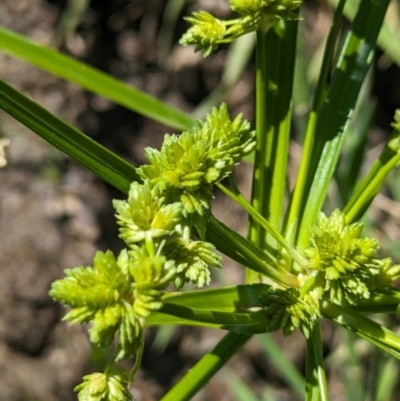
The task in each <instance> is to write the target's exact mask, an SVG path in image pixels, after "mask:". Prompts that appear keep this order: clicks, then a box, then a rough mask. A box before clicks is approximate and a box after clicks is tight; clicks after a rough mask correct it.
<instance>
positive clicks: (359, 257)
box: [0, 0, 400, 401]
mask: <svg viewBox="0 0 400 401" xmlns="http://www.w3.org/2000/svg"><path fill="white" fill-rule="evenodd" d="M300 3H301V2H300V1H299V0H230V7H231V10H232V12H233V13H234V14H235V17H234V18H232V19H230V20H221V19H218V18H217V17H215V16H213V15H212V14H210V13H208V12H206V11H198V12H194V13H193V14H192V15H191V16H189V17H186V21H187V22H188V23H189V27H188V30H187V32H186V33H185V34H184V35H183V36H182V38H181V40H180V42H181V44H182V45H193V46H195V47H194V50H195V51H202V52H203V54H204V56H205V57H208V56H211V54H212V53H214V52H216V51H218V47H219V46H220V45H223V44H226V43H231V42H233V41H235V40H237V39H238V38H240V37H242V36H243V35H248V34H249V35H255V36H256V39H257V42H256V77H255V78H256V79H255V81H256V84H255V92H256V94H255V99H256V102H255V106H256V107H255V127H251V125H250V123H249V122H248V121H246V120H244V119H243V118H242V116H241V115H240V114H239V115H237V116H235V117H232V116H231V115H230V113H229V110H228V107H227V105H226V104H225V103H222V104H220V105H217V106H216V107H213V108H212V109H211V110H209V112H208V114H207V116H206V117H205V118H204V119H202V120H195V119H194V118H193V117H191V116H189V115H187V114H185V113H184V112H181V111H179V110H177V109H175V108H173V107H171V106H169V105H167V104H165V103H162V102H160V101H158V100H156V99H154V98H152V97H151V96H148V95H146V94H144V93H142V92H140V91H138V90H136V89H134V88H132V87H129V86H128V85H126V84H124V83H122V82H119V81H117V80H115V79H114V78H112V77H110V76H108V75H106V74H104V73H102V72H100V71H98V70H96V69H94V68H91V67H89V66H85V68H82V66H83V64H82V63H80V62H78V61H76V60H73V59H71V58H69V57H67V56H64V55H62V54H61V53H59V52H56V51H54V50H51V49H47V48H44V47H42V46H40V45H36V44H34V43H32V42H30V41H28V40H26V39H25V38H22V37H20V36H18V35H16V34H14V33H12V32H10V31H8V30H5V29H0V50H1V51H3V52H6V53H7V54H10V55H13V56H16V57H19V58H22V59H25V60H27V61H28V62H31V63H32V64H34V65H36V66H39V67H41V68H43V69H45V70H47V71H49V72H51V73H54V74H56V75H58V76H60V77H62V78H65V79H67V80H70V81H72V82H75V83H78V84H80V85H81V86H83V87H84V88H86V89H89V90H92V91H94V92H96V93H99V94H101V95H103V96H105V97H108V98H109V99H111V100H113V101H115V102H117V103H119V104H122V105H124V106H126V107H129V108H131V109H133V110H135V111H137V112H139V113H142V114H143V115H145V116H147V117H149V118H153V119H155V120H156V121H159V122H162V123H165V124H167V125H170V126H172V127H174V128H176V129H177V130H179V131H183V132H181V133H177V134H167V135H165V137H164V142H163V144H162V146H161V149H159V150H158V149H154V148H151V147H149V148H147V149H146V151H145V156H146V158H147V163H146V164H144V165H142V166H133V165H130V164H129V163H127V162H125V161H124V160H122V159H121V158H119V157H118V156H117V155H116V154H114V153H112V152H110V151H108V150H107V149H105V148H103V147H102V146H100V145H99V144H97V143H96V142H94V141H93V140H91V139H90V138H88V137H87V136H85V135H84V134H83V133H81V132H79V131H78V130H76V129H75V128H73V127H72V126H70V125H68V124H67V123H65V122H64V121H62V120H60V119H59V118H57V117H56V116H54V115H52V114H50V113H49V112H48V111H46V110H45V109H43V108H42V107H40V106H39V105H38V104H36V103H34V102H33V101H32V100H30V99H28V98H27V97H25V96H24V95H23V94H22V93H20V92H18V91H17V90H15V89H14V88H12V87H11V86H9V85H8V84H7V83H5V82H3V81H1V82H0V89H1V90H0V107H1V108H2V109H3V110H5V111H6V112H7V113H9V114H10V115H12V116H14V117H15V118H16V119H17V120H19V121H21V122H22V123H23V124H25V125H26V126H28V127H29V128H31V129H32V130H33V131H34V132H35V133H37V134H38V135H40V136H42V137H43V138H45V139H46V140H47V141H48V142H50V143H51V144H52V145H53V146H55V147H57V148H59V149H61V150H63V151H64V152H66V153H67V154H69V155H70V156H71V157H73V158H75V159H76V160H78V161H79V162H80V163H82V164H83V165H84V166H86V167H87V168H89V169H90V170H92V171H93V172H95V173H96V174H97V175H99V176H100V177H101V178H102V179H104V180H105V181H107V182H109V183H111V184H112V185H114V186H115V187H116V188H118V189H120V190H121V191H123V192H124V193H126V195H127V198H126V200H115V201H114V202H113V206H114V209H115V216H116V224H118V225H119V229H120V238H121V239H122V240H123V241H124V243H125V245H126V247H125V249H124V250H122V251H121V252H120V254H119V255H114V254H113V253H112V252H111V251H106V252H100V251H99V252H97V253H96V255H95V256H94V259H93V263H92V265H91V266H88V267H84V266H78V267H74V268H70V269H67V270H65V277H64V278H62V279H60V280H57V281H56V282H54V283H53V285H52V287H51V290H50V295H51V297H53V298H54V299H56V300H57V301H59V302H61V303H62V304H63V305H65V306H66V307H68V308H69V311H68V313H67V314H66V315H65V317H64V320H66V321H68V322H70V323H84V324H88V323H89V324H90V328H89V333H90V341H91V342H92V343H93V344H95V345H96V346H99V347H102V348H104V349H106V350H107V355H108V362H107V365H106V368H105V370H104V371H102V372H95V373H91V374H89V375H87V376H85V377H84V378H83V381H82V383H81V384H79V385H78V386H77V387H76V389H75V390H76V392H77V394H78V398H79V400H81V401H127V400H132V395H131V393H130V391H129V387H130V385H131V384H132V383H133V382H134V377H135V374H136V372H137V371H138V369H139V367H140V364H141V358H142V354H143V349H144V346H145V333H146V328H147V327H150V326H159V325H165V324H179V325H193V326H201V327H210V328H214V329H221V330H226V331H227V334H226V335H225V337H223V339H222V340H221V341H220V342H219V343H218V344H217V345H216V347H215V348H214V350H213V351H212V353H210V354H206V355H205V356H204V357H203V358H202V359H201V360H200V361H199V362H198V363H197V364H196V365H195V366H194V367H193V369H192V370H191V371H190V372H189V373H187V374H186V375H185V376H184V377H183V378H182V379H181V380H180V382H178V383H177V384H176V385H175V386H174V387H173V388H172V389H171V390H170V391H169V392H168V393H167V394H166V395H165V396H164V397H163V398H162V400H163V401H183V400H189V399H190V398H191V397H192V396H193V395H194V394H195V393H196V392H197V391H198V390H199V389H200V388H201V387H202V386H203V385H204V384H205V383H206V382H207V380H208V379H209V378H210V377H212V376H213V375H214V374H215V373H216V372H217V371H218V370H219V369H220V368H221V367H222V366H223V365H224V364H225V363H226V362H227V361H228V360H229V358H230V357H231V356H232V355H233V354H235V352H236V351H237V350H238V349H239V348H240V347H241V346H242V345H243V344H244V343H245V342H246V341H248V339H249V338H250V337H251V336H252V335H253V334H260V333H270V332H274V331H277V330H278V331H282V332H283V334H284V335H285V336H290V335H291V334H292V333H293V332H294V330H300V332H301V333H302V335H303V336H304V337H305V339H306V345H307V351H306V352H307V355H306V372H305V383H306V384H305V388H304V389H303V390H304V398H305V400H309V401H311V400H313V401H318V400H323V401H326V400H329V392H328V387H327V380H326V375H325V369H324V360H323V350H322V341H321V328H320V322H321V319H329V320H331V321H333V322H334V323H336V324H337V325H339V326H342V327H344V328H345V329H347V330H349V331H351V332H354V333H355V334H356V335H358V336H359V337H361V338H363V339H365V340H367V341H369V342H370V343H371V344H373V345H374V346H376V347H377V348H378V349H380V350H383V351H384V352H386V353H387V354H389V355H390V356H392V357H394V358H395V359H400V336H398V335H397V334H396V333H395V332H393V331H391V330H390V329H389V328H387V327H385V326H383V325H381V324H379V323H377V322H376V321H375V320H374V319H372V318H371V317H370V315H372V314H374V313H377V312H385V313H396V312H397V314H398V315H399V314H400V308H399V304H400V291H399V290H398V288H397V287H396V286H395V285H394V282H395V281H396V280H397V279H398V278H399V277H400V265H396V264H395V263H393V261H392V260H391V258H390V255H384V256H381V255H380V254H378V249H379V242H378V240H377V239H375V238H370V237H366V236H364V235H363V224H362V222H360V219H361V218H362V217H363V215H364V214H365V212H366V211H367V209H368V207H369V205H370V204H371V202H372V201H373V199H374V197H375V196H376V195H377V194H378V193H379V191H380V188H381V187H382V186H383V184H384V183H385V179H386V177H387V176H388V174H389V172H390V171H391V170H392V169H394V168H395V167H397V166H399V163H400V111H398V112H397V113H396V115H395V117H394V121H393V124H392V126H393V133H392V135H391V137H390V138H389V140H388V141H387V143H386V144H385V146H384V148H383V150H382V152H381V154H380V156H379V158H378V159H377V160H376V161H375V162H374V163H373V165H372V166H371V167H370V170H369V171H368V172H367V173H366V174H365V175H364V176H363V177H362V178H361V179H359V180H358V183H357V185H355V187H354V188H351V190H349V191H347V192H348V196H347V197H344V198H343V204H342V205H337V208H334V210H333V211H332V212H330V213H324V204H325V201H326V199H327V197H328V189H329V185H330V183H331V181H332V180H333V179H334V172H335V169H336V167H337V165H338V161H339V157H340V154H341V151H342V147H343V146H342V145H343V144H344V143H346V142H344V138H345V136H346V134H347V133H348V131H349V129H348V128H349V125H350V122H351V118H352V115H353V112H354V109H355V106H356V102H357V99H358V95H359V93H360V90H361V86H362V84H363V82H364V80H365V79H366V76H367V72H368V70H369V68H370V66H371V63H372V61H373V54H374V50H375V46H376V43H377V40H378V34H379V32H380V30H381V28H382V25H383V23H384V16H385V13H386V10H387V7H388V4H389V0H380V1H375V0H361V1H360V3H359V7H358V10H357V11H356V12H355V16H354V19H353V21H352V23H351V25H350V28H349V29H348V31H347V33H346V38H345V40H344V41H341V43H342V45H341V47H338V44H337V43H338V40H337V39H338V33H339V24H340V20H341V18H342V14H343V12H344V6H345V3H346V1H345V0H340V2H339V3H338V4H337V8H336V12H335V15H334V19H333V23H332V28H331V31H330V34H329V37H328V40H327V43H326V48H325V54H324V58H323V63H322V66H321V70H320V76H319V81H318V85H317V87H316V90H315V94H314V100H313V104H312V109H311V111H310V114H309V117H308V123H307V129H306V133H305V136H304V143H303V152H302V157H301V161H300V165H299V168H298V172H297V179H296V183H295V185H294V188H293V189H291V190H290V191H289V194H286V179H287V165H288V149H289V139H290V131H291V120H292V118H291V115H292V99H293V82H294V70H295V67H294V66H295V60H296V38H297V28H298V24H299V21H300V20H301V18H300V17H299V15H300V14H299V7H300V6H301V4H300ZM337 52H338V53H337ZM333 60H338V61H337V63H336V65H335V66H333V65H332V63H333ZM330 71H332V72H330ZM365 118H369V116H367V117H365ZM251 153H254V172H253V185H252V195H251V199H250V201H248V200H247V199H246V198H245V197H244V196H243V195H242V194H241V193H240V191H239V189H238V188H237V186H236V184H235V181H234V178H233V176H232V168H233V167H234V166H235V165H236V164H238V163H239V162H240V161H241V160H242V159H243V158H244V157H245V156H247V155H249V154H251ZM350 173H351V174H352V176H357V174H358V171H353V172H350ZM216 188H219V190H221V191H222V192H223V193H224V194H225V195H226V196H228V197H229V198H231V199H232V200H233V201H235V202H237V203H238V204H239V205H241V206H242V207H243V209H244V210H245V211H246V212H247V213H248V216H249V230H248V236H247V238H244V237H242V236H241V235H239V234H238V233H236V232H235V231H233V230H232V229H230V228H229V227H228V226H226V225H224V224H223V223H222V222H220V221H218V219H217V218H216V217H215V216H214V215H213V213H212V207H211V203H210V201H211V200H212V198H213V193H214V190H215V189H216ZM347 192H346V193H347ZM216 250H219V251H220V252H221V253H222V254H225V255H228V256H229V257H231V258H233V259H234V260H236V261H238V262H240V263H241V264H242V265H243V268H244V269H246V282H245V283H243V284H242V285H238V286H230V287H221V288H215V289H209V290H208V289H204V287H206V286H207V285H208V284H209V283H210V269H221V268H223V267H222V266H223V257H221V256H220V254H218V253H216ZM187 283H192V284H193V285H194V286H196V287H198V288H201V290H193V291H182V290H183V289H184V288H185V285H186V284H187ZM125 360H130V361H132V368H131V369H130V370H127V369H126V366H127V365H126V364H123V365H121V364H120V361H125ZM122 366H124V367H122ZM133 385H134V384H133Z"/></svg>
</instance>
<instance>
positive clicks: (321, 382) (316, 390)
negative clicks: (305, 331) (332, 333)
mask: <svg viewBox="0 0 400 401" xmlns="http://www.w3.org/2000/svg"><path fill="white" fill-rule="evenodd" d="M322 349H323V346H322V340H321V328H320V325H319V323H316V324H315V326H314V329H313V332H312V333H311V336H310V338H308V339H307V359H306V363H307V366H306V375H307V378H306V401H329V395H328V386H327V383H326V377H325V369H324V361H323V356H322Z"/></svg>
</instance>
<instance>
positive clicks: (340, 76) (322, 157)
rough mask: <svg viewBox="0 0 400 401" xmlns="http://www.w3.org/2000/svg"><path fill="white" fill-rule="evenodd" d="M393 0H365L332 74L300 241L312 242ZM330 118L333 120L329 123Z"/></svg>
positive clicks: (310, 171)
mask: <svg viewBox="0 0 400 401" xmlns="http://www.w3.org/2000/svg"><path fill="white" fill-rule="evenodd" d="M388 4H389V0H380V1H378V2H375V1H371V0H362V2H361V3H360V8H359V11H358V13H357V15H356V17H355V19H354V22H353V24H352V26H351V28H350V31H349V33H348V35H347V38H346V42H345V45H344V48H343V51H342V54H341V57H340V59H339V62H338V65H337V68H336V70H335V72H334V74H333V77H332V83H331V86H330V89H329V92H328V94H327V97H326V99H325V103H324V105H323V106H322V109H321V112H320V114H319V116H318V122H317V126H316V142H315V145H314V146H313V159H312V160H311V162H310V165H309V168H308V170H307V171H308V172H307V178H308V180H309V185H310V186H309V190H308V191H306V192H308V193H309V195H308V200H307V204H306V207H305V211H304V215H303V219H302V222H301V228H300V232H299V240H298V245H299V246H300V247H302V248H305V247H307V246H308V243H309V240H310V230H311V227H312V226H313V225H314V223H315V220H316V218H317V215H318V213H319V211H320V210H321V207H322V205H323V202H324V200H325V196H326V193H327V191H328V186H329V183H330V180H331V178H332V175H333V173H334V170H335V167H336V162H337V160H338V157H339V153H340V149H341V145H342V142H343V135H344V132H345V131H346V129H347V126H348V124H349V121H350V118H351V116H352V113H353V110H354V107H355V104H356V101H357V97H358V94H359V91H360V89H361V85H362V83H363V80H364V79H365V76H366V74H367V71H368V68H369V67H370V65H371V63H372V59H373V57H372V56H373V52H374V49H375V44H376V39H377V37H378V33H379V30H380V28H381V25H382V22H383V18H384V16H385V13H386V10H387V7H388ZM327 122H329V123H327Z"/></svg>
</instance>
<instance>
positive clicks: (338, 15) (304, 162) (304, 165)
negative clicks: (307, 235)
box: [285, 0, 346, 243]
mask: <svg viewBox="0 0 400 401" xmlns="http://www.w3.org/2000/svg"><path fill="white" fill-rule="evenodd" d="M345 2H346V0H341V1H340V2H339V4H338V6H337V8H336V11H335V15H334V17H333V21H332V27H331V29H330V32H329V35H328V39H327V42H326V45H325V49H324V57H323V61H322V65H321V71H320V74H319V77H318V83H317V87H316V91H315V95H314V99H313V104H312V110H311V113H310V116H309V119H308V123H307V127H306V135H305V139H304V144H303V153H302V156H301V160H300V165H299V172H298V174H297V179H296V185H295V187H294V190H293V193H292V195H291V200H290V205H289V209H288V213H287V221H286V222H285V232H286V233H287V234H286V236H287V238H288V239H290V240H291V242H292V243H294V242H295V239H296V234H297V230H294V229H293V225H294V224H295V223H296V222H298V221H299V219H301V216H302V214H303V212H304V207H305V204H306V200H307V196H306V194H305V191H306V185H307V182H308V181H309V177H308V174H309V172H308V169H309V165H310V161H311V160H312V158H313V157H314V155H313V146H314V143H315V140H316V138H315V134H316V124H317V121H318V113H319V110H320V108H321V105H322V102H323V99H324V96H325V95H326V91H327V80H328V72H329V69H330V67H331V63H332V59H333V56H334V52H335V46H336V40H337V37H338V33H339V28H340V26H341V19H342V12H343V7H344V4H345Z"/></svg>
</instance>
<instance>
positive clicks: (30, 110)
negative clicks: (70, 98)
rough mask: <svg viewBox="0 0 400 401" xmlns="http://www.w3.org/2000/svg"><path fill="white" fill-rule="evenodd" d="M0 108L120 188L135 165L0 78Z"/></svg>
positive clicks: (133, 174)
mask: <svg viewBox="0 0 400 401" xmlns="http://www.w3.org/2000/svg"><path fill="white" fill-rule="evenodd" d="M0 109H3V110H4V111H5V112H7V113H8V114H10V115H11V116H13V117H14V118H15V119H16V120H18V121H19V122H21V123H22V124H24V125H26V126H27V127H28V128H30V129H31V130H32V131H33V132H35V133H36V134H37V135H39V136H41V137H42V138H43V139H45V140H46V141H47V142H49V143H50V144H52V145H53V146H55V147H56V148H57V149H60V150H62V151H63V152H65V153H66V154H67V155H69V156H71V157H72V158H73V159H75V160H76V161H78V162H79V163H81V164H82V165H83V166H85V167H87V168H88V169H89V170H91V171H93V172H94V173H95V174H97V175H98V176H99V177H100V178H102V179H103V180H104V181H107V182H108V183H110V184H112V185H114V186H115V187H116V188H118V189H120V190H121V191H123V192H125V193H126V192H127V191H128V190H129V186H130V183H131V182H132V181H136V180H138V179H139V176H138V175H137V174H136V170H135V167H134V166H132V165H131V164H129V163H128V162H126V161H125V160H123V159H122V158H120V157H118V156H117V155H116V154H114V153H113V152H111V151H109V150H108V149H106V148H104V147H103V146H101V145H100V144H98V143H97V142H95V141H93V140H92V139H91V138H89V137H88V136H86V135H85V134H83V133H82V132H80V131H78V130H77V129H75V128H74V127H72V126H71V125H69V124H67V123H66V122H64V121H63V120H61V119H60V118H58V117H56V116H55V115H54V114H51V113H50V112H49V111H47V110H46V109H44V108H43V107H41V106H40V105H38V104H37V103H35V102H33V101H32V100H30V99H29V98H28V97H26V96H25V95H23V94H22V93H20V92H19V91H17V90H16V89H14V88H13V87H12V86H10V85H8V84H7V83H6V82H4V81H2V80H0Z"/></svg>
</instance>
